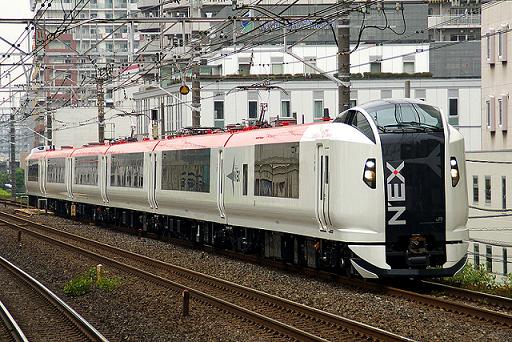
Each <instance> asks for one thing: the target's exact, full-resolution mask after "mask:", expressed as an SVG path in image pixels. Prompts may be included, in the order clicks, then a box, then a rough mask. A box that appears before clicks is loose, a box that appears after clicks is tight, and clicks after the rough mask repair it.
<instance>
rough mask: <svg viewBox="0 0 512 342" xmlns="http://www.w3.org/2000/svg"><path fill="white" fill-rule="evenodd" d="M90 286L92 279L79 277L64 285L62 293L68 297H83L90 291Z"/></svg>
mask: <svg viewBox="0 0 512 342" xmlns="http://www.w3.org/2000/svg"><path fill="white" fill-rule="evenodd" d="M92 284H93V281H92V279H90V278H88V277H84V276H79V277H77V278H75V279H72V280H70V281H68V282H67V283H66V285H64V293H65V294H66V295H68V296H69V297H78V296H83V295H84V294H86V293H88V292H89V291H90V290H91V287H92Z"/></svg>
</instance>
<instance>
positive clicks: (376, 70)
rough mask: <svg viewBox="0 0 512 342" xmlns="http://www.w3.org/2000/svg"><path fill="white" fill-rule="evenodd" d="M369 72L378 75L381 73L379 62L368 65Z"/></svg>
mask: <svg viewBox="0 0 512 342" xmlns="http://www.w3.org/2000/svg"><path fill="white" fill-rule="evenodd" d="M370 72H371V73H380V72H381V64H380V62H371V63H370Z"/></svg>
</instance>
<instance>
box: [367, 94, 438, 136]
mask: <svg viewBox="0 0 512 342" xmlns="http://www.w3.org/2000/svg"><path fill="white" fill-rule="evenodd" d="M363 108H364V106H363ZM364 109H365V110H366V111H367V112H368V114H370V117H371V118H372V119H373V121H374V122H375V124H376V125H377V128H378V129H379V130H380V131H383V132H387V131H394V130H421V131H427V130H428V131H441V130H443V120H442V117H441V113H440V112H439V110H437V109H436V108H435V107H432V106H429V105H427V104H422V103H410V102H385V101H382V102H379V103H372V105H370V106H367V107H366V108H364Z"/></svg>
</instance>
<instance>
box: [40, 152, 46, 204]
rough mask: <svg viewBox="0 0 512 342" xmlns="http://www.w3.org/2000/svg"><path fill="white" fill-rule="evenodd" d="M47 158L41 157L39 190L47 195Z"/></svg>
mask: <svg viewBox="0 0 512 342" xmlns="http://www.w3.org/2000/svg"><path fill="white" fill-rule="evenodd" d="M46 164H47V163H46V158H41V159H39V190H41V193H42V194H43V195H44V196H46Z"/></svg>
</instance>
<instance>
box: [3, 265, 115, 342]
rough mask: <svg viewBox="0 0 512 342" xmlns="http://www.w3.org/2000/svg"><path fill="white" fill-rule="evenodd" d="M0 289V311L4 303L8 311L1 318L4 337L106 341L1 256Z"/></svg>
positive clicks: (45, 289)
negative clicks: (0, 303)
mask: <svg viewBox="0 0 512 342" xmlns="http://www.w3.org/2000/svg"><path fill="white" fill-rule="evenodd" d="M0 288H1V289H2V292H1V293H0V299H1V300H2V302H3V303H4V304H3V305H2V311H4V310H3V309H4V308H5V307H6V306H8V307H9V308H10V309H9V311H10V312H11V313H10V314H9V313H8V312H7V310H5V314H2V318H3V319H2V321H3V322H6V323H5V327H6V328H7V331H8V332H10V337H9V338H8V339H6V340H11V341H28V340H30V341H107V340H106V339H105V338H104V337H103V336H102V335H101V334H100V333H99V332H98V331H96V329H94V328H93V327H92V326H91V325H90V324H89V323H88V322H87V321H85V320H84V319H83V318H82V317H81V316H80V315H78V314H77V313H76V312H75V311H74V310H73V309H72V308H71V307H69V306H68V305H67V304H66V303H64V302H63V301H62V300H60V299H59V298H58V297H57V296H55V295H54V294H53V293H52V292H51V291H50V290H48V289H47V288H46V287H44V286H43V285H42V284H41V283H39V282H38V281H37V280H35V279H34V278H32V277H31V276H30V275H28V274H27V273H25V272H24V271H23V270H21V269H19V268H18V267H16V266H15V265H13V264H12V263H10V262H9V261H8V260H6V259H4V258H1V257H0ZM12 317H15V319H16V321H17V322H18V323H17V324H16V323H15V322H14V320H13V319H12ZM20 328H21V329H20ZM22 331H23V332H22ZM0 336H1V335H0Z"/></svg>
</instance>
